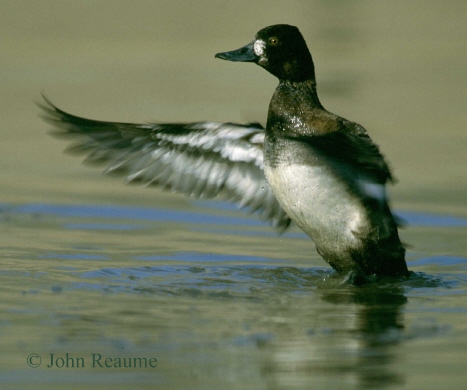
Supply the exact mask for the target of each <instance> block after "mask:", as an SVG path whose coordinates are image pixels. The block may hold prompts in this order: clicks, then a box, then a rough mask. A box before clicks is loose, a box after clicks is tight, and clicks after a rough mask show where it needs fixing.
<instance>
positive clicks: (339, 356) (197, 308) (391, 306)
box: [0, 203, 467, 389]
mask: <svg viewBox="0 0 467 390" xmlns="http://www.w3.org/2000/svg"><path fill="white" fill-rule="evenodd" d="M202 206H204V207H206V210H207V209H209V203H204V204H202ZM1 210H2V212H1V220H2V224H3V226H4V228H5V229H7V230H11V231H12V232H16V233H18V234H23V235H25V236H28V235H27V232H31V234H29V236H28V237H29V241H28V242H27V243H26V242H23V243H22V245H21V246H20V247H15V245H12V243H7V242H6V241H5V242H2V244H3V246H4V247H5V248H6V249H7V250H6V251H5V252H4V254H3V256H2V257H3V264H4V266H3V269H2V270H1V271H0V278H1V280H2V286H3V287H4V294H3V297H4V298H3V303H2V306H3V308H4V309H5V310H4V313H5V316H4V319H3V320H2V322H0V330H1V331H2V334H3V336H2V337H3V339H5V340H9V342H8V345H9V349H8V350H9V351H11V353H12V354H13V357H14V359H12V360H11V359H10V361H11V362H12V363H11V366H12V368H15V369H16V370H21V372H24V373H26V374H27V375H29V377H30V376H31V375H32V372H31V371H28V369H27V368H26V367H25V366H24V359H25V358H26V356H28V354H30V353H31V352H36V353H42V354H46V355H47V354H48V353H51V352H53V353H55V354H56V356H65V354H66V353H71V354H73V356H84V357H86V356H89V354H91V353H94V352H97V353H100V354H104V355H105V354H106V355H110V356H121V357H122V356H135V355H144V356H152V355H155V356H156V357H157V359H158V368H157V375H154V373H152V374H151V373H149V372H142V373H141V374H142V376H140V377H139V379H138V381H139V383H146V384H148V385H149V384H153V385H154V384H157V385H163V383H166V382H170V383H171V385H172V386H174V388H180V387H183V386H184V385H185V384H187V383H191V382H192V381H195V382H194V383H195V384H194V385H193V386H192V388H203V386H204V388H206V387H205V386H206V384H205V381H203V380H202V378H205V377H206V376H209V377H210V378H211V380H212V387H211V388H216V386H219V385H220V384H221V383H225V378H226V376H227V377H232V378H233V379H232V380H233V381H234V382H237V383H239V381H240V378H239V377H238V374H239V373H240V372H241V373H242V378H241V381H242V383H249V384H252V385H253V386H254V388H292V389H295V388H296V389H301V388H303V386H305V384H319V383H326V384H327V385H329V384H331V385H332V386H334V387H339V386H344V385H349V384H353V385H354V386H357V387H362V388H376V387H378V388H381V387H385V386H400V385H404V384H406V382H407V375H406V371H405V370H404V369H403V367H404V364H405V363H404V358H402V352H401V348H402V349H404V346H405V344H406V343H407V342H413V341H414V340H417V339H419V338H422V339H424V338H429V339H437V338H440V337H441V338H442V337H447V336H448V335H449V334H450V333H451V330H450V326H449V325H448V324H449V321H448V320H447V319H446V318H445V317H444V315H446V313H444V315H443V317H442V316H440V312H439V306H440V305H442V306H443V307H444V310H445V311H446V310H448V312H449V310H453V311H456V310H461V311H463V312H464V313H465V309H464V307H465V306H466V305H465V303H463V299H461V300H459V299H458V294H459V292H461V293H464V296H465V290H466V286H467V278H466V277H465V276H464V275H463V271H464V270H465V267H466V265H467V259H466V258H463V257H461V256H457V257H456V256H446V255H444V256H441V255H439V256H438V255H436V256H428V257H421V258H417V259H416V260H415V261H411V262H410V261H409V265H410V267H409V268H410V269H412V270H413V271H414V273H413V275H412V277H411V278H410V279H408V280H403V281H399V282H394V281H392V282H388V283H384V282H383V283H374V284H369V285H366V286H362V287H355V286H345V285H342V284H341V283H342V277H340V276H338V275H336V274H335V273H334V272H333V271H332V270H331V269H330V268H328V267H326V265H325V264H323V263H322V261H321V260H320V259H319V257H317V258H316V259H315V260H316V261H315V260H312V261H311V263H312V264H311V265H310V264H309V265H304V264H307V263H304V264H302V263H300V262H297V261H296V260H293V258H291V259H289V258H287V257H282V258H281V257H274V256H271V255H272V253H273V252H274V250H272V251H271V252H264V253H263V255H253V254H247V253H248V252H249V250H250V248H253V247H254V246H255V245H256V244H258V243H259V245H261V240H268V242H269V246H270V249H273V248H272V247H271V245H274V242H275V241H276V240H275V238H274V236H272V237H271V236H269V235H264V229H267V228H265V227H264V226H262V224H260V223H257V222H253V221H254V220H253V219H251V218H249V217H248V216H247V215H242V214H241V213H239V214H237V215H238V216H237V217H231V216H229V215H227V214H223V210H220V211H219V213H217V214H216V213H213V214H209V213H203V212H199V213H198V212H189V213H185V212H184V213H181V212H179V211H177V210H159V209H151V208H144V209H142V208H131V207H119V206H104V207H101V206H89V205H88V206H82V205H81V206H77V205H54V204H40V205H38V204H26V205H12V204H10V205H6V204H4V205H3V206H2V209H1ZM201 210H202V209H201ZM400 214H401V215H402V216H403V218H404V219H405V220H406V221H407V223H408V224H409V226H411V225H412V223H419V224H420V229H426V228H427V226H429V228H431V229H434V230H436V232H437V234H438V235H439V234H446V233H443V229H446V226H448V229H450V231H451V232H452V231H457V230H459V229H461V230H462V229H464V228H465V220H463V219H461V218H457V219H452V218H451V217H449V216H443V215H431V216H430V215H428V214H421V213H417V214H415V213H405V212H402V213H400ZM184 217H186V218H187V220H186V221H185V222H183V223H182V219H183V218H184ZM217 224H219V225H220V226H222V225H223V224H225V225H226V226H229V230H230V231H227V232H226V230H222V229H218V230H217V229H212V228H209V226H211V225H214V226H217ZM161 226H163V227H165V228H169V229H170V236H171V237H172V236H175V237H178V239H179V238H180V237H182V238H183V237H186V232H187V231H190V234H191V235H195V236H196V234H195V233H194V232H196V231H198V233H197V234H198V236H196V237H198V239H199V240H201V241H202V242H203V245H204V249H201V250H200V247H199V246H198V247H197V248H196V249H191V250H190V246H191V245H194V246H196V241H189V242H188V243H187V244H186V245H183V244H182V242H180V241H179V242H178V244H179V247H180V250H179V251H176V252H173V248H175V247H176V245H177V244H175V241H174V242H171V243H170V246H171V247H172V250H167V249H166V248H165V247H164V245H163V244H161V242H160V241H158V240H156V241H155V242H154V241H152V242H149V241H148V242H145V244H144V245H143V246H141V245H140V244H141V243H140V241H138V237H140V236H141V235H142V236H143V237H144V240H149V237H153V238H154V237H156V238H157V236H158V235H160V234H162V235H163V231H164V230H163V229H161ZM187 229H188V230H187ZM411 229H415V227H411ZM32 232H35V233H34V235H33V234H32ZM256 233H258V235H257V236H256V235H255V234H256ZM447 235H449V233H447ZM202 237H204V239H202ZM233 238H236V239H239V240H240V242H243V243H244V244H243V247H242V249H243V250H244V254H241V253H238V254H234V253H230V252H225V251H224V252H222V250H221V249H220V248H223V247H224V245H225V244H226V243H227V241H228V240H232V239H233ZM251 238H254V240H252V241H249V239H251ZM19 239H21V238H19ZM50 240H52V241H54V240H58V241H56V243H55V244H54V247H55V248H56V249H55V250H51V248H52V246H51V245H50ZM282 240H283V242H279V243H278V248H279V247H280V246H284V245H286V242H287V241H289V240H290V241H292V242H294V245H295V247H296V248H299V246H300V245H304V246H305V247H308V246H310V247H311V245H312V243H311V241H310V240H309V239H308V238H306V237H305V236H304V235H301V234H297V233H294V234H292V235H291V236H286V237H284V238H283V239H282ZM60 242H61V243H62V244H60ZM305 260H306V261H307V262H308V259H305ZM315 262H316V265H314V263H315ZM430 267H435V268H434V269H435V272H433V273H427V272H421V271H420V269H427V268H428V269H430ZM31 278H32V279H31ZM31 282H32V283H31ZM433 296H438V297H443V301H444V302H443V303H442V304H441V303H440V301H436V303H434V302H433V303H430V299H431V298H432V297H433ZM18 300H19V301H20V302H21V304H20V305H18ZM427 300H428V301H427ZM13 302H15V303H14V304H12V303H13ZM15 308H21V309H19V310H20V311H18V309H15ZM448 308H449V309H448ZM419 310H423V311H425V313H426V316H427V318H426V319H424V320H417V321H415V322H414V318H415V317H416V314H417V312H418V311H419ZM33 329H34V336H33V337H30V336H28V338H27V339H25V338H24V335H26V334H31V331H32V330H33ZM26 340H27V341H26ZM459 352H460V351H459ZM451 363H453V364H455V362H451ZM186 367H190V369H189V370H187V369H186ZM87 368H88V370H89V372H90V374H92V375H93V376H95V379H94V382H95V383H99V382H101V381H102V383H103V384H110V383H114V378H112V379H109V378H107V379H106V377H105V376H101V374H99V373H96V372H95V371H92V370H91V368H89V367H87ZM55 369H56V370H58V368H55ZM29 370H30V369H29ZM46 370H47V369H46V368H43V367H42V368H39V369H37V370H35V371H34V375H33V377H34V380H36V381H39V382H40V383H44V384H46V383H48V377H46V376H45V374H46V373H47V371H46ZM69 371H70V372H68V374H67V376H66V380H70V378H74V376H75V375H78V373H76V372H73V371H72V370H71V369H69ZM57 374H59V375H62V373H57ZM54 375H55V372H54ZM8 378H10V379H11V377H9V376H5V377H4V379H3V381H5V383H8V382H7V381H8V380H9V379H8ZM142 378H143V379H142ZM235 378H236V379H235ZM208 388H209V387H208Z"/></svg>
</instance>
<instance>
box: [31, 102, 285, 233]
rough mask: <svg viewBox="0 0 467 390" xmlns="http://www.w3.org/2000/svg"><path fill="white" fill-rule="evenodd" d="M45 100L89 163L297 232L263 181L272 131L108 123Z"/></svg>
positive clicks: (48, 112) (59, 130) (61, 131)
mask: <svg viewBox="0 0 467 390" xmlns="http://www.w3.org/2000/svg"><path fill="white" fill-rule="evenodd" d="M44 100H45V103H44V104H40V105H39V107H41V108H42V110H43V111H44V113H45V116H44V117H45V119H46V120H47V121H49V122H50V123H52V124H53V126H54V127H55V132H54V134H55V135H57V136H61V137H64V136H65V137H70V138H71V139H72V140H73V141H74V144H72V146H71V147H70V148H69V149H68V150H70V151H73V152H78V153H82V154H87V155H88V156H87V158H86V160H85V161H86V162H92V163H97V164H105V165H106V166H107V168H106V169H105V173H112V172H113V173H118V174H121V175H123V176H125V177H126V179H127V182H134V181H138V182H141V183H143V184H145V185H148V186H157V187H160V188H163V189H166V190H169V191H173V192H177V193H181V194H184V195H187V196H190V197H193V198H208V199H210V198H217V197H219V198H222V199H225V200H227V201H230V202H234V203H238V205H239V207H241V208H246V209H247V210H248V211H249V212H251V213H258V214H259V215H260V217H261V218H262V219H263V220H266V221H269V222H270V223H271V225H273V226H274V227H275V228H277V229H278V230H280V231H284V230H285V229H287V227H288V226H289V225H290V223H291V220H290V218H289V217H288V216H287V214H286V213H285V211H284V210H283V209H282V208H281V207H280V205H279V203H278V202H277V200H276V198H275V197H274V195H273V193H272V190H271V188H270V187H269V185H268V183H267V182H266V179H265V178H264V173H263V142H264V133H265V132H264V129H263V128H262V127H261V126H260V125H259V124H248V125H238V124H233V123H213V122H198V123H185V124H183V123H178V124H175V123H172V124H133V123H115V122H104V121H96V120H91V119H85V118H81V117H78V116H75V115H71V114H68V113H67V112H65V111H63V110H60V109H59V108H57V107H56V106H54V105H53V104H52V103H51V102H50V101H49V100H48V99H47V98H45V97H44Z"/></svg>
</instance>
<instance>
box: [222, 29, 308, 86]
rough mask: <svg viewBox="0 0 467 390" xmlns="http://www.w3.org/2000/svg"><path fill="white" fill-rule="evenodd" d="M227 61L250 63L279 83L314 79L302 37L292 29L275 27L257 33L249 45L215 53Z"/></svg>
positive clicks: (296, 30)
mask: <svg viewBox="0 0 467 390" xmlns="http://www.w3.org/2000/svg"><path fill="white" fill-rule="evenodd" d="M216 58H221V59H223V60H228V61H241V62H254V63H256V64H258V65H259V66H262V67H263V68H264V69H266V70H267V71H268V72H270V73H272V74H273V75H274V76H276V77H277V78H279V80H290V81H305V80H312V81H314V80H315V68H314V65H313V60H312V58H311V54H310V51H309V50H308V47H307V46H306V42H305V40H304V39H303V36H302V34H301V33H300V31H299V30H298V28H297V27H295V26H289V25H288V24H276V25H274V26H269V27H265V28H263V29H262V30H260V31H259V32H258V33H257V34H256V37H255V39H254V40H253V42H251V43H249V44H248V45H246V46H243V47H242V48H240V49H238V50H234V51H229V52H225V53H218V54H216Z"/></svg>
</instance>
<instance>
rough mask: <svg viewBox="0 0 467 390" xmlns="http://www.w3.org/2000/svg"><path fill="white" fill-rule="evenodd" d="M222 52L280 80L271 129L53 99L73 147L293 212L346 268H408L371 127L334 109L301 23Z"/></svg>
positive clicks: (284, 215)
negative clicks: (327, 105) (75, 108)
mask: <svg viewBox="0 0 467 390" xmlns="http://www.w3.org/2000/svg"><path fill="white" fill-rule="evenodd" d="M216 57H217V58H221V59H224V60H229V61H241V62H253V63H256V64H258V65H260V66H261V67H263V68H264V69H266V70H267V71H268V72H270V73H272V74H273V75H274V76H276V77H277V78H278V79H279V85H278V87H277V88H276V91H275V92H274V95H273V97H272V100H271V103H270V106H269V113H268V120H267V125H266V129H264V128H262V127H261V126H260V125H259V124H255V123H252V124H248V125H238V124H233V123H212V122H198V123H189V124H185V123H184V124H131V123H114V122H104V121H96V120H90V119H85V118H81V117H78V116H75V115H71V114H68V113H66V112H65V111H62V110H60V109H59V108H57V107H56V106H54V105H53V104H52V103H51V102H50V101H49V100H47V99H45V102H46V105H44V106H42V108H43V109H44V110H45V111H46V113H47V117H48V118H49V119H51V120H53V123H54V125H55V126H56V127H57V128H58V130H59V133H61V134H63V133H66V134H72V135H76V136H77V137H81V138H78V139H79V143H78V144H76V145H75V146H74V150H75V151H81V152H83V153H88V154H89V155H88V157H87V160H91V161H95V162H103V163H106V164H108V167H107V169H106V172H118V173H122V174H124V175H125V176H126V177H127V180H128V181H141V182H142V183H144V184H147V185H156V186H159V187H162V188H164V189H168V190H171V191H175V192H179V193H182V194H185V195H188V196H192V197H196V198H214V197H218V196H219V197H223V198H224V199H227V200H228V201H231V202H236V203H239V205H240V206H241V207H246V208H248V209H249V210H250V211H251V212H255V211H258V212H259V213H260V215H261V217H262V218H263V219H264V220H267V221H269V222H270V223H271V224H272V225H273V226H274V227H276V228H278V229H279V230H285V229H286V228H287V227H288V226H289V225H290V223H291V221H294V222H295V223H296V224H297V225H298V226H299V227H300V228H301V229H302V230H303V231H304V232H306V233H307V234H308V235H309V236H310V237H312V239H313V241H314V242H315V244H316V248H317V250H318V253H319V254H320V255H321V256H322V257H323V258H324V260H326V261H327V262H328V263H329V264H330V265H331V266H332V267H333V268H334V269H335V270H336V271H337V272H338V273H349V275H351V278H352V279H354V281H355V280H358V279H359V278H360V277H363V278H365V277H366V276H369V275H377V276H407V275H408V270H407V265H406V262H405V259H404V256H405V249H404V247H403V246H402V244H401V242H400V240H399V236H398V231H397V226H396V222H395V220H394V218H393V216H392V214H391V212H390V210H389V207H388V204H387V200H386V194H385V184H386V182H387V181H390V180H391V179H392V177H391V173H390V171H389V168H388V166H387V164H386V162H385V161H384V158H383V156H382V155H381V154H380V152H379V149H378V147H377V146H376V145H375V144H374V143H373V142H372V141H371V139H370V137H369V136H368V135H367V133H366V130H365V129H364V128H363V127H362V126H360V125H358V124H357V123H354V122H350V121H348V120H346V119H344V118H341V117H339V116H337V115H335V114H332V113H330V112H329V111H326V110H325V109H324V107H323V106H322V105H321V103H320V101H319V99H318V95H317V92H316V80H315V71H314V65H313V60H312V58H311V54H310V52H309V50H308V48H307V45H306V43H305V40H304V38H303V36H302V35H301V33H300V32H299V30H298V29H297V28H296V27H294V26H289V25H285V24H281V25H274V26H269V27H266V28H264V29H262V30H260V31H259V32H258V33H257V34H256V37H255V39H254V40H253V41H252V42H251V43H249V44H248V45H246V46H244V47H242V48H240V49H238V50H234V51H230V52H225V53H218V54H216Z"/></svg>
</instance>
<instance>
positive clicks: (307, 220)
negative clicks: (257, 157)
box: [264, 164, 369, 252]
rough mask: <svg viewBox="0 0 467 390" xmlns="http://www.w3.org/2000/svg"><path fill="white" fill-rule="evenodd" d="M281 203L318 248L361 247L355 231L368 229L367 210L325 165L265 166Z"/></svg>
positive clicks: (269, 180)
mask: <svg viewBox="0 0 467 390" xmlns="http://www.w3.org/2000/svg"><path fill="white" fill-rule="evenodd" d="M264 172H265V175H266V179H267V180H268V182H269V185H270V186H271V188H272V190H273V192H274V194H275V196H276V198H277V200H278V201H279V203H280V204H281V206H282V207H283V208H284V210H285V211H286V212H287V214H288V215H289V216H290V218H292V220H293V221H294V222H295V223H296V224H297V225H298V226H299V227H300V228H301V229H302V230H303V231H304V232H305V233H307V234H308V235H309V236H310V237H312V238H313V240H314V241H315V243H316V244H317V246H319V247H322V248H327V250H330V251H331V252H332V251H334V250H336V251H338V250H341V249H342V248H343V247H345V248H352V247H356V246H357V245H358V242H359V239H358V238H357V236H356V235H355V234H354V232H358V231H361V228H362V226H368V223H369V221H368V220H367V217H366V213H365V209H364V207H363V205H362V204H361V203H360V202H359V199H358V198H357V197H356V196H354V195H353V194H352V193H351V192H349V189H348V187H347V186H346V185H345V183H343V182H342V181H340V180H339V178H336V177H335V176H334V175H332V173H331V172H330V171H329V170H328V169H327V168H326V167H325V166H308V165H296V164H291V165H286V164H284V165H279V166H277V167H268V166H265V167H264Z"/></svg>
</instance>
